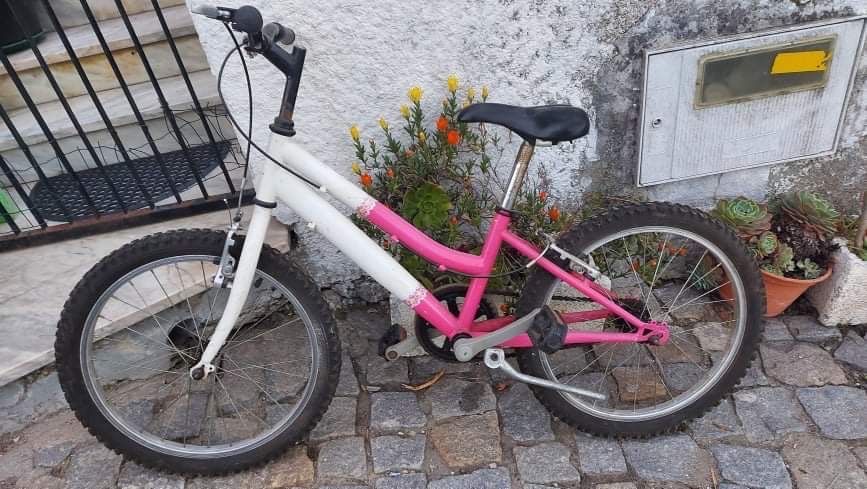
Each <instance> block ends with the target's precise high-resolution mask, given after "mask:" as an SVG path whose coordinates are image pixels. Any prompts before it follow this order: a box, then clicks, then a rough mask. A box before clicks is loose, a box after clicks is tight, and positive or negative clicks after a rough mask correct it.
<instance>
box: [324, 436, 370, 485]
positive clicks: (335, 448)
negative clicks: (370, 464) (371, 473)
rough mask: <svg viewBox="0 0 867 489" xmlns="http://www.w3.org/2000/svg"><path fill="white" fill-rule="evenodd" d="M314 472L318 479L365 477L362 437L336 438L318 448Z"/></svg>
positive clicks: (358, 478) (365, 460)
mask: <svg viewBox="0 0 867 489" xmlns="http://www.w3.org/2000/svg"><path fill="white" fill-rule="evenodd" d="M316 473H317V474H318V476H319V478H320V479H354V480H366V479H367V455H366V454H365V451H364V438H361V437H358V436H354V437H351V438H338V439H336V440H331V441H327V442H325V443H323V444H322V446H321V447H320V449H319V459H318V460H317V461H316Z"/></svg>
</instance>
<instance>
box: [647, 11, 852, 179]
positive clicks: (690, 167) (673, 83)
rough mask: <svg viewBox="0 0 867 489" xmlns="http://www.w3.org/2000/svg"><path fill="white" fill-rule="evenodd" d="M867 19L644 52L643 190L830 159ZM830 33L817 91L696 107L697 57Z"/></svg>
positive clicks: (698, 64)
mask: <svg viewBox="0 0 867 489" xmlns="http://www.w3.org/2000/svg"><path fill="white" fill-rule="evenodd" d="M864 22H865V20H864V18H855V19H851V20H848V21H842V22H841V21H836V22H833V23H828V24H826V25H813V26H806V27H801V28H789V29H787V30H784V31H774V32H771V33H768V34H764V35H751V36H750V37H748V38H740V39H737V40H728V41H717V42H709V43H704V44H702V45H699V46H690V47H683V48H675V49H666V50H662V51H656V52H649V53H648V54H647V59H646V64H645V86H644V101H643V104H642V117H641V135H640V140H641V148H640V156H639V172H638V174H639V177H638V184H639V185H640V186H645V185H655V184H659V183H665V182H671V181H677V180H683V179H687V178H692V177H698V176H702V175H711V174H717V173H724V172H727V171H732V170H736V169H743V168H751V167H755V166H760V165H767V164H773V163H781V162H786V161H792V160H797V159H804V158H811V157H816V156H821V155H826V154H831V153H833V152H834V151H835V150H836V144H837V138H838V133H839V126H840V124H841V122H842V118H843V114H844V112H845V106H846V102H847V100H848V95H849V91H850V89H851V83H852V76H853V72H854V67H855V64H856V60H857V57H858V54H859V52H860V49H861V43H862V34H863V32H864ZM828 36H835V37H836V45H835V50H834V55H833V59H832V61H831V65H830V68H829V71H830V73H829V75H828V81H827V84H826V85H825V86H824V87H822V88H817V89H813V90H806V91H801V92H794V93H788V94H782V95H775V96H770V97H766V98H760V99H756V100H750V101H746V102H739V103H731V104H726V105H720V106H715V107H706V108H696V106H695V94H696V83H697V81H698V78H699V67H700V61H701V59H702V58H704V57H705V56H708V55H713V54H726V53H733V52H740V51H744V50H747V49H755V48H762V47H767V46H774V45H779V44H782V43H787V42H797V41H802V40H809V39H817V38H822V37H828Z"/></svg>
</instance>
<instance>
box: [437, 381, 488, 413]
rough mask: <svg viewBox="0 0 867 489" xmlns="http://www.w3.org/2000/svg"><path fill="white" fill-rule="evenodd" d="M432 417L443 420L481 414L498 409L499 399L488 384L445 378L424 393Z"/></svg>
mask: <svg viewBox="0 0 867 489" xmlns="http://www.w3.org/2000/svg"><path fill="white" fill-rule="evenodd" d="M424 397H425V399H426V400H427V401H428V402H429V403H430V406H431V416H432V417H433V419H434V420H437V421H438V420H442V419H446V418H451V417H454V416H466V415H468V414H481V413H484V412H486V411H492V410H494V409H496V408H497V399H496V398H495V397H494V392H493V391H492V390H491V386H490V384H488V383H487V382H467V381H465V380H460V379H456V378H454V377H445V378H443V379H441V380H440V381H439V382H437V383H436V384H434V385H433V386H431V387H430V388H429V389H427V390H426V391H425V393H424Z"/></svg>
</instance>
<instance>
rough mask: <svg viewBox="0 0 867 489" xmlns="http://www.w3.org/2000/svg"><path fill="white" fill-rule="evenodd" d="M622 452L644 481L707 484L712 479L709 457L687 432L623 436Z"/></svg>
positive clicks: (689, 484)
mask: <svg viewBox="0 0 867 489" xmlns="http://www.w3.org/2000/svg"><path fill="white" fill-rule="evenodd" d="M623 452H624V453H625V454H626V460H627V461H628V462H629V465H630V466H631V467H632V469H633V470H634V471H635V473H636V474H637V475H638V476H639V477H641V478H642V479H645V480H647V481H656V482H663V483H670V482H676V483H680V484H684V485H686V486H689V487H696V488H698V487H702V488H703V487H707V486H710V485H711V484H712V482H713V481H714V480H719V477H716V479H714V476H713V475H712V473H713V472H714V471H715V470H716V469H715V468H714V462H713V457H711V455H710V453H709V452H708V451H707V450H704V449H702V448H700V447H699V446H698V445H696V443H695V442H694V441H693V440H692V438H690V437H689V436H687V435H670V436H659V437H656V438H652V439H649V440H625V441H624V442H623Z"/></svg>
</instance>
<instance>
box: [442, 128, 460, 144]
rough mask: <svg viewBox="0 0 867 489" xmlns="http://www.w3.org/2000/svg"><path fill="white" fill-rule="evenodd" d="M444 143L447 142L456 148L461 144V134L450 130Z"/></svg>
mask: <svg viewBox="0 0 867 489" xmlns="http://www.w3.org/2000/svg"><path fill="white" fill-rule="evenodd" d="M446 142H448V143H449V144H450V145H452V146H457V145H459V144H461V133H459V132H458V131H455V130H454V129H452V130H451V131H449V133H448V134H447V135H446Z"/></svg>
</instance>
